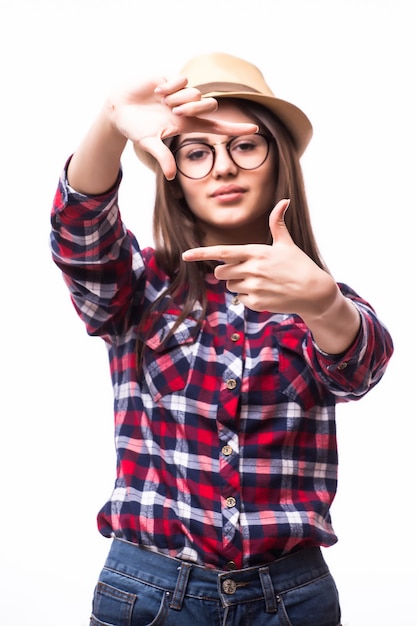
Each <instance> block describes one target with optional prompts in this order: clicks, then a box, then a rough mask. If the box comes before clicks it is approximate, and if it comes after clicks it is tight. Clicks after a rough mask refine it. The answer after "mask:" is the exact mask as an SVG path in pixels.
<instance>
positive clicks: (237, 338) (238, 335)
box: [230, 333, 240, 341]
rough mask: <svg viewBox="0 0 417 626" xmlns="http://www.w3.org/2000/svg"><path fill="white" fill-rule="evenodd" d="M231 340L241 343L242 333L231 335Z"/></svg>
mask: <svg viewBox="0 0 417 626" xmlns="http://www.w3.org/2000/svg"><path fill="white" fill-rule="evenodd" d="M230 339H231V340H232V341H239V339H240V333H232V334H231V335H230Z"/></svg>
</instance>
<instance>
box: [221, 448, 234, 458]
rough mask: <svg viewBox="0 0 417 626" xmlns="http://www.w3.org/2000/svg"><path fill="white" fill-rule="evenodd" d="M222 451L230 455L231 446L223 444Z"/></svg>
mask: <svg viewBox="0 0 417 626" xmlns="http://www.w3.org/2000/svg"><path fill="white" fill-rule="evenodd" d="M222 452H223V454H224V456H230V455H231V454H232V452H233V448H232V446H223V448H222Z"/></svg>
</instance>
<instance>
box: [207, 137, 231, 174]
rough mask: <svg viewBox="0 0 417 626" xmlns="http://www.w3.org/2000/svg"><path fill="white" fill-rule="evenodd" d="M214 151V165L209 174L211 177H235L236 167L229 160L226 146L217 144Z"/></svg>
mask: <svg viewBox="0 0 417 626" xmlns="http://www.w3.org/2000/svg"><path fill="white" fill-rule="evenodd" d="M213 147H214V146H213ZM214 150H215V152H214V165H213V169H212V172H211V173H212V175H213V176H215V177H217V176H227V175H229V174H231V175H236V174H237V171H238V166H237V165H236V164H235V163H234V162H233V161H232V159H231V158H230V155H229V152H228V150H227V148H226V146H225V145H222V144H218V145H216V147H215V148H214Z"/></svg>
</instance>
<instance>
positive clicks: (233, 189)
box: [211, 185, 246, 202]
mask: <svg viewBox="0 0 417 626" xmlns="http://www.w3.org/2000/svg"><path fill="white" fill-rule="evenodd" d="M244 193H246V190H245V189H243V187H239V186H238V185H223V186H222V187H219V188H218V189H216V191H214V192H213V193H212V194H211V197H212V198H216V200H218V201H220V202H234V201H235V200H238V199H239V198H241V197H242V195H243V194H244Z"/></svg>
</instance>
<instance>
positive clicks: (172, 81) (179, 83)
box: [154, 76, 188, 96]
mask: <svg viewBox="0 0 417 626" xmlns="http://www.w3.org/2000/svg"><path fill="white" fill-rule="evenodd" d="M187 82H188V81H187V78H186V77H185V76H173V77H171V78H164V79H161V80H160V82H159V83H158V84H157V85H156V87H155V89H154V93H156V94H158V95H161V96H168V95H169V94H172V93H175V92H176V91H179V90H180V89H184V88H185V87H186V86H187Z"/></svg>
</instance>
